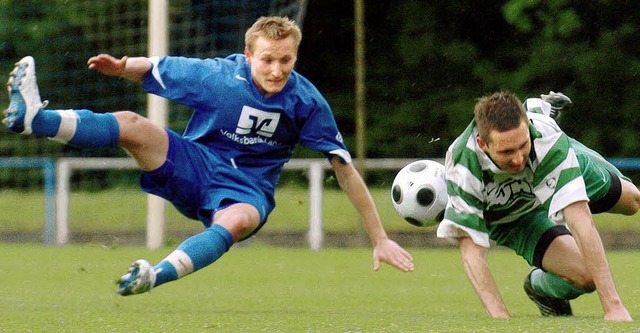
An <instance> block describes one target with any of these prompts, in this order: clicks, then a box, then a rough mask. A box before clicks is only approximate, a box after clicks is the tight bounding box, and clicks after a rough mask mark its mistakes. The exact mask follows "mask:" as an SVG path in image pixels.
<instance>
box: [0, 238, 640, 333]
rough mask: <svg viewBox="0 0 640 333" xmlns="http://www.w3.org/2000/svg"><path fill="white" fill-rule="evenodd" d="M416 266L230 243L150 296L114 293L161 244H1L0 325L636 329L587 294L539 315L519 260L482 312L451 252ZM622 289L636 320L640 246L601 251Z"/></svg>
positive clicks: (493, 258) (506, 259)
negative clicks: (493, 311) (556, 312)
mask: <svg viewBox="0 0 640 333" xmlns="http://www.w3.org/2000/svg"><path fill="white" fill-rule="evenodd" d="M410 250H411V251H412V254H413V255H414V257H415V260H416V264H417V269H416V271H415V272H413V273H402V272H399V271H396V270H395V269H392V268H391V267H389V266H383V267H382V268H381V270H380V271H378V272H373V271H372V269H371V265H372V263H371V251H370V250H369V249H364V248H361V249H360V248H352V249H323V250H321V251H319V252H312V251H309V250H307V249H302V248H300V249H295V248H294V249H284V248H274V247H267V246H248V247H234V248H232V249H231V250H230V251H229V253H227V254H226V255H225V256H223V257H222V258H221V259H220V260H219V261H218V262H216V263H215V264H214V265H212V266H210V267H207V268H206V269H204V270H202V271H199V272H197V273H195V274H193V275H191V276H188V277H186V278H184V279H182V280H179V281H177V282H173V283H170V284H167V285H163V286H161V287H159V288H157V289H154V290H152V292H151V293H150V294H144V295H138V296H132V297H121V296H118V295H116V294H115V284H114V281H115V279H116V278H117V277H118V276H119V275H121V274H122V273H124V271H125V270H126V267H127V265H128V264H129V263H130V262H131V261H132V260H133V259H136V258H138V257H146V258H148V259H150V260H151V261H154V262H156V261H157V260H159V259H161V258H162V257H163V256H164V255H165V254H166V252H167V251H169V249H162V250H157V251H148V250H146V249H144V248H142V247H115V248H112V247H103V246H97V245H72V246H66V247H53V246H43V245H33V244H0V253H2V254H1V256H2V260H0V276H2V283H0V299H1V300H2V302H0V331H2V332H640V326H639V324H638V323H609V322H605V321H603V320H602V319H601V317H602V310H601V308H600V305H599V302H598V298H597V296H596V295H595V294H590V295H585V296H582V297H581V298H579V299H577V300H575V301H574V302H573V308H574V312H575V314H576V316H575V317H572V318H545V317H542V316H540V314H539V313H538V310H537V309H536V308H535V306H534V305H533V303H531V302H530V301H529V300H528V299H527V297H526V296H525V294H524V292H523V291H522V279H523V277H524V276H525V274H526V273H527V271H528V267H527V265H526V263H524V262H523V261H522V260H520V259H519V258H517V257H516V256H515V255H513V254H512V253H510V252H508V251H501V250H496V251H492V252H491V254H490V257H489V258H490V265H491V266H492V269H493V270H494V273H495V277H496V279H497V280H498V283H499V285H500V288H501V291H502V294H503V297H504V298H505V302H506V303H507V306H508V307H509V309H510V311H511V314H512V316H513V318H512V319H511V320H507V321H505V320H491V319H488V318H487V317H486V315H485V314H484V312H483V310H482V308H481V306H480V304H479V302H478V300H477V299H476V296H475V294H474V293H473V291H472V289H471V287H470V285H469V283H468V282H467V280H466V277H465V275H464V273H463V270H462V265H461V263H460V258H459V254H458V253H457V251H456V250H435V249H410ZM609 258H610V262H611V266H612V270H613V272H614V275H615V277H616V282H617V285H618V289H619V291H620V293H621V294H622V296H623V300H624V301H625V303H626V305H627V307H628V308H629V310H630V312H631V314H632V316H634V317H635V318H636V319H640V302H637V299H638V297H639V296H640V289H639V287H638V286H639V285H640V275H638V271H640V260H638V259H639V258H640V253H638V252H612V253H609Z"/></svg>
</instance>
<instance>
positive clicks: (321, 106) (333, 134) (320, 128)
mask: <svg viewBox="0 0 640 333" xmlns="http://www.w3.org/2000/svg"><path fill="white" fill-rule="evenodd" d="M312 108H313V110H312V111H311V112H310V113H309V115H308V117H307V118H306V121H305V123H304V125H303V126H302V128H301V130H300V144H301V145H302V146H303V147H306V148H309V149H313V150H317V151H319V152H321V153H323V154H324V155H325V157H327V158H328V159H331V158H332V156H338V157H340V160H341V161H342V162H343V163H351V154H349V151H348V150H347V147H346V146H345V144H344V141H343V139H342V134H341V133H340V131H339V130H338V126H337V124H336V121H335V118H334V117H333V113H332V112H331V108H330V107H329V104H328V103H327V101H326V100H325V99H324V98H322V97H321V96H319V93H318V98H317V100H316V102H315V105H314V106H313V107H312Z"/></svg>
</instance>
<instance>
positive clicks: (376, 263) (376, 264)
mask: <svg viewBox="0 0 640 333" xmlns="http://www.w3.org/2000/svg"><path fill="white" fill-rule="evenodd" d="M378 269H380V259H379V258H378V256H375V255H374V256H373V271H374V272H377V271H378Z"/></svg>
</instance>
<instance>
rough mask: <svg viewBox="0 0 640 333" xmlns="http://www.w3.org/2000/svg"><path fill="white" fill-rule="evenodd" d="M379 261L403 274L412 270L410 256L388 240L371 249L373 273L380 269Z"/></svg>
mask: <svg viewBox="0 0 640 333" xmlns="http://www.w3.org/2000/svg"><path fill="white" fill-rule="evenodd" d="M381 261H382V262H386V263H387V264H389V265H391V266H393V267H395V268H397V269H399V270H401V271H403V272H413V269H414V267H413V257H412V256H411V254H409V252H407V251H406V250H405V249H403V248H402V247H400V245H398V244H397V243H396V242H394V241H392V240H390V239H388V238H385V239H383V240H380V241H379V242H378V244H376V246H375V247H374V248H373V270H374V271H377V270H378V269H380V262H381Z"/></svg>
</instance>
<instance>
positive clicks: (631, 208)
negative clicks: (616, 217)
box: [607, 179, 640, 215]
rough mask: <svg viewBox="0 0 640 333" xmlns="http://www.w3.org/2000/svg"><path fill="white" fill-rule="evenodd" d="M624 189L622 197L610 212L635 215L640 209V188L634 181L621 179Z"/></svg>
mask: <svg viewBox="0 0 640 333" xmlns="http://www.w3.org/2000/svg"><path fill="white" fill-rule="evenodd" d="M620 183H621V185H622V191H621V193H620V199H618V201H617V202H616V203H615V204H614V205H613V207H611V209H609V210H608V211H607V212H608V213H613V214H623V215H634V214H635V213H637V212H638V210H640V190H638V187H636V185H634V184H633V183H632V182H630V181H628V180H626V179H620Z"/></svg>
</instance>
